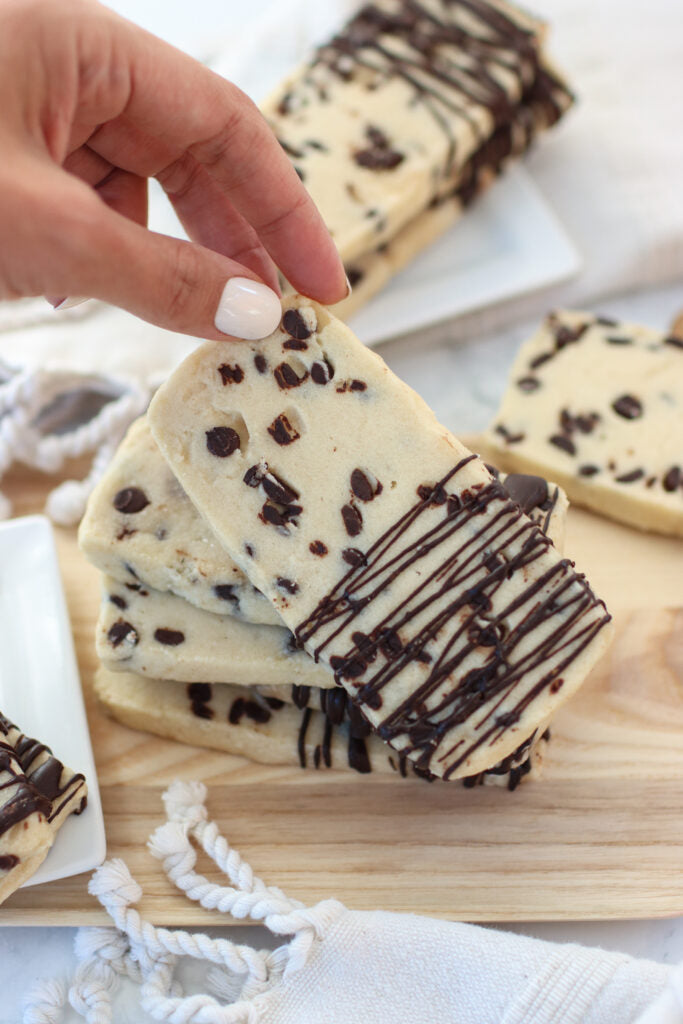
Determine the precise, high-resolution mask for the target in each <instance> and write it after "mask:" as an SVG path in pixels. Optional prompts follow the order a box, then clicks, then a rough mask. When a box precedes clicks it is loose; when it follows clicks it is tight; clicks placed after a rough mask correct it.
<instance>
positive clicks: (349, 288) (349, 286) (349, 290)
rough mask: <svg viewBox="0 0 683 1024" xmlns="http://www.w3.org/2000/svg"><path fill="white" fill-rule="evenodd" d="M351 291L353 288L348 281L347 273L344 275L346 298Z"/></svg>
mask: <svg viewBox="0 0 683 1024" xmlns="http://www.w3.org/2000/svg"><path fill="white" fill-rule="evenodd" d="M352 291H353V288H352V286H351V282H350V281H349V275H348V274H347V275H346V298H347V299H348V297H349V295H350V294H351V292H352Z"/></svg>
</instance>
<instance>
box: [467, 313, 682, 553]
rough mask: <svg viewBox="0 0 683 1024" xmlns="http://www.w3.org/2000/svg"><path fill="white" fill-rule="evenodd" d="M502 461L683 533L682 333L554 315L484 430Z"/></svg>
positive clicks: (584, 500)
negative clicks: (550, 478) (665, 332)
mask: <svg viewBox="0 0 683 1024" xmlns="http://www.w3.org/2000/svg"><path fill="white" fill-rule="evenodd" d="M484 440H485V442H486V445H487V449H491V450H492V451H493V454H494V458H495V459H496V461H498V462H499V463H500V465H502V466H503V468H505V469H515V470H521V471H523V472H531V473H542V474H547V475H551V476H552V477H553V479H554V480H557V481H559V483H560V484H561V485H562V487H564V488H565V490H566V491H567V494H568V495H569V498H570V499H571V501H575V502H576V503H577V504H579V505H585V506H586V507H587V508H592V509H595V511H596V512H601V513H602V514H604V515H606V516H609V517H610V518H612V519H618V520H620V521H621V522H624V523H629V524H631V525H632V526H637V527H639V528H640V529H642V530H654V531H657V532H659V533H670V534H673V535H674V536H681V537H683V341H681V340H680V339H679V338H677V337H667V336H666V335H665V334H662V333H661V332H659V331H653V330H650V329H648V328H646V327H638V326H636V325H634V324H622V323H617V322H616V321H614V320H608V319H605V318H604V317H596V316H593V315H592V314H591V313H578V312H566V311H562V312H558V313H553V314H552V315H551V316H549V317H548V318H547V319H546V321H545V322H544V324H543V325H542V326H541V328H540V329H539V330H538V331H537V333H536V334H535V335H534V336H533V337H532V338H530V339H529V340H528V341H527V342H525V344H524V345H523V346H522V348H521V349H520V351H519V354H518V356H517V359H516V360H515V363H514V366H513V368H512V371H511V374H510V382H509V386H508V390H507V392H506V394H505V396H504V398H503V401H502V404H501V406H500V409H499V410H498V414H497V416H496V418H495V420H494V422H493V424H492V426H491V428H490V429H489V431H488V432H487V434H486V435H485V438H484Z"/></svg>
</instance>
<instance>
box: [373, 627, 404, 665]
mask: <svg viewBox="0 0 683 1024" xmlns="http://www.w3.org/2000/svg"><path fill="white" fill-rule="evenodd" d="M379 648H380V650H381V651H382V654H383V655H384V657H385V658H387V659H388V660H389V661H391V660H393V659H394V658H398V656H399V654H401V653H402V652H403V644H402V643H401V638H400V637H399V635H398V633H397V632H396V630H395V629H381V630H380V632H379Z"/></svg>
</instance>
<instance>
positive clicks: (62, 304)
mask: <svg viewBox="0 0 683 1024" xmlns="http://www.w3.org/2000/svg"><path fill="white" fill-rule="evenodd" d="M46 298H47V301H48V302H49V303H50V305H51V306H54V308H55V309H59V310H60V311H61V310H62V309H73V308H74V306H80V305H82V303H84V302H88V297H87V296H85V297H80V298H79V297H76V296H74V297H73V298H69V297H68V296H67V297H66V298H64V299H51V298H50V297H49V296H46Z"/></svg>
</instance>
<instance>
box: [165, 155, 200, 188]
mask: <svg viewBox="0 0 683 1024" xmlns="http://www.w3.org/2000/svg"><path fill="white" fill-rule="evenodd" d="M201 174H202V168H201V165H200V164H198V163H197V161H196V160H195V159H194V157H192V156H191V155H190V154H189V153H183V155H182V156H181V157H179V158H178V159H177V160H174V161H173V163H172V164H169V165H168V167H164V168H163V169H162V170H161V171H158V172H157V174H156V179H157V181H158V182H159V184H160V185H161V187H162V188H163V190H164V192H165V193H166V195H168V196H170V197H171V198H172V199H184V198H185V196H186V195H187V194H188V193H189V192H191V191H192V190H193V188H194V187H195V186H196V185H197V184H199V182H200V178H201Z"/></svg>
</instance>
